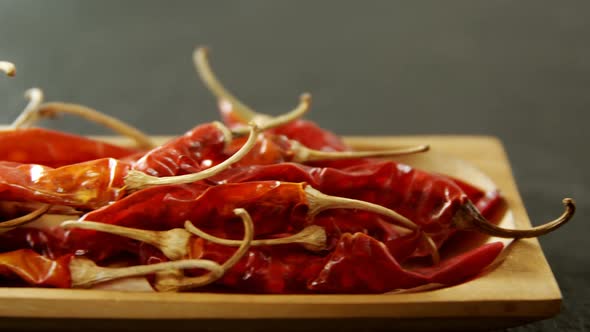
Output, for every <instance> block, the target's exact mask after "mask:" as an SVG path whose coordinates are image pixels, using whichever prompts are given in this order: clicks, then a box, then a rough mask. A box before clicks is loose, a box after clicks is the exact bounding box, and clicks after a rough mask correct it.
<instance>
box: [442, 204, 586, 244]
mask: <svg viewBox="0 0 590 332" xmlns="http://www.w3.org/2000/svg"><path fill="white" fill-rule="evenodd" d="M563 205H564V206H565V211H564V212H563V214H562V215H561V216H559V217H558V218H557V219H554V220H552V221H550V222H548V223H545V224H543V225H541V226H537V227H533V228H530V229H506V228H502V227H499V226H496V225H494V224H492V223H490V222H489V221H488V220H486V219H485V218H484V217H483V216H481V215H480V213H479V212H478V211H477V208H476V207H475V206H474V205H473V204H472V203H471V202H469V203H467V204H465V205H464V206H463V207H462V209H461V210H459V212H458V213H457V215H456V216H455V218H454V220H453V222H454V225H455V227H456V228H458V229H460V230H469V231H477V232H481V233H485V234H488V235H491V236H497V237H502V238H512V239H520V238H530V237H538V236H541V235H544V234H547V233H550V232H552V231H554V230H556V229H557V228H559V227H561V226H563V225H564V224H565V223H567V222H568V221H569V220H570V219H571V218H572V217H573V215H574V213H575V212H576V204H575V202H574V200H573V199H571V198H564V199H563Z"/></svg>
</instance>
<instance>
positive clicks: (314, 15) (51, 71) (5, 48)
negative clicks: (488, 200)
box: [0, 0, 590, 331]
mask: <svg viewBox="0 0 590 332" xmlns="http://www.w3.org/2000/svg"><path fill="white" fill-rule="evenodd" d="M589 41H590V3H589V2H583V1H563V2H541V1H518V2H517V1H464V2H455V1H445V2H442V1H434V0H433V1H421V2H410V1H407V2H394V1H370V2H362V3H361V2H360V1H358V2H353V3H350V2H346V3H345V2H344V1H321V2H319V1H290V2H287V1H247V2H240V1H200V2H188V1H184V2H183V1H175V2H164V1H161V2H154V1H125V2H119V1H93V2H90V1H85V2H81V1H16V0H12V1H7V0H5V1H1V2H0V43H1V44H0V45H1V47H0V59H5V60H11V61H14V62H16V63H17V64H18V66H19V73H18V76H17V78H16V79H14V80H8V79H1V80H0V100H2V103H3V111H2V112H1V114H0V123H8V122H9V121H11V120H12V119H13V118H14V117H15V116H16V115H17V114H18V112H19V111H20V109H21V108H22V106H23V100H22V98H21V95H22V93H23V92H24V90H25V89H27V88H29V87H31V86H38V87H41V88H43V89H44V91H45V93H46V97H47V99H48V100H63V101H71V102H79V103H83V104H87V105H89V106H92V107H95V108H97V109H100V110H102V111H104V112H107V113H109V114H113V115H116V116H118V117H120V118H122V119H123V120H125V121H128V122H131V123H133V124H135V125H136V126H138V127H139V128H141V129H143V130H145V131H147V132H149V133H152V134H178V133H181V132H183V131H185V130H186V129H189V128H190V127H191V126H192V125H194V124H196V123H199V122H205V121H211V120H213V119H216V118H217V114H216V111H215V105H214V100H213V98H211V96H210V95H209V94H208V93H207V91H206V90H205V89H204V88H203V86H202V85H201V83H200V82H199V80H198V78H197V76H196V75H195V73H194V70H193V67H192V62H191V52H192V50H193V48H194V46H195V45H202V44H206V45H209V46H210V47H211V48H212V61H213V64H214V66H215V68H216V70H217V72H218V73H219V75H220V76H221V77H222V78H223V79H224V81H225V82H226V83H227V85H228V86H229V87H230V88H231V89H232V90H233V91H236V92H237V94H238V95H239V97H241V98H242V99H243V100H245V101H247V102H249V103H250V104H251V105H253V106H254V107H255V108H256V109H258V110H260V111H263V112H267V113H273V114H277V113H280V112H283V111H285V110H287V109H290V108H291V107H292V106H293V105H294V104H295V103H296V102H297V96H298V95H299V93H301V92H304V91H310V92H311V93H313V95H314V108H313V111H312V112H311V114H310V115H309V117H310V118H311V119H313V120H316V121H317V122H319V123H320V124H321V125H323V126H324V127H326V128H329V129H332V130H334V131H336V132H338V133H341V134H344V135H406V134H484V135H493V136H498V137H499V138H500V139H502V141H503V142H504V144H505V145H506V148H507V151H508V154H509V157H510V159H511V162H512V165H513V168H514V172H515V176H516V180H517V183H518V186H519V189H520V191H521V194H522V196H523V198H524V201H525V204H526V207H527V209H528V211H529V214H530V217H531V219H532V220H533V221H534V222H535V223H540V222H542V221H543V220H546V219H548V218H552V217H553V216H555V215H557V214H558V212H559V211H560V209H561V205H560V201H561V198H562V197H565V196H571V197H574V198H576V199H577V203H578V211H579V212H578V214H577V216H576V218H575V219H574V220H573V222H572V223H571V224H570V225H568V226H566V227H564V228H563V229H560V230H559V231H558V232H556V233H555V234H551V235H548V236H546V237H544V238H542V239H541V244H542V246H543V248H544V250H545V253H546V255H547V258H548V260H549V262H550V264H551V266H552V268H553V270H554V272H555V275H556V277H557V280H558V282H559V284H560V286H561V289H562V291H563V295H564V298H565V300H564V306H563V311H562V313H561V314H559V315H558V316H557V317H555V318H553V319H549V320H546V321H543V322H537V323H533V324H528V325H525V326H523V327H519V328H516V329H514V331H550V330H555V329H559V330H561V331H582V330H585V329H586V328H588V327H589V323H588V321H590V317H589V313H590V300H589V298H590V286H589V285H590V284H589V282H588V280H589V279H590V272H588V267H589V266H590V265H589V264H588V263H589V262H588V261H589V259H588V256H589V255H588V252H587V248H588V246H587V242H586V241H587V239H586V236H588V234H589V233H588V231H589V230H590V226H589V224H588V222H587V220H586V219H587V217H588V214H587V211H588V208H589V201H588V196H589V194H590V192H589V190H590V186H589V184H590V182H589V180H588V174H586V171H588V169H589V166H590V157H589V156H588V148H587V145H586V144H587V143H588V141H589V138H590V135H589V134H588V131H589V130H588V128H587V127H588V124H589V123H590V122H589V121H588V120H589V119H590V116H589V112H590V42H589ZM46 125H49V126H53V127H55V128H59V129H67V130H71V131H77V132H80V133H101V131H100V129H99V128H97V127H95V126H92V125H88V124H86V123H83V122H81V121H79V120H76V119H71V118H68V119H63V120H60V121H58V122H53V123H46ZM482 153H485V151H482Z"/></svg>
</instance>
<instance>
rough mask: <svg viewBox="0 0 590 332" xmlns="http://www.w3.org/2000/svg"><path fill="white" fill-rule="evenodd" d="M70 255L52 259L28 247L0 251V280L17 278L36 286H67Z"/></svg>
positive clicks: (68, 284)
mask: <svg viewBox="0 0 590 332" xmlns="http://www.w3.org/2000/svg"><path fill="white" fill-rule="evenodd" d="M71 258H72V255H65V256H62V257H60V258H58V259H55V260H52V259H49V258H46V257H45V256H43V255H40V254H38V253H36V252H34V251H33V250H30V249H21V250H15V251H10V252H3V253H0V281H6V280H8V281H10V280H15V279H16V280H17V281H22V282H25V283H27V284H28V285H31V286H38V287H57V288H69V287H70V286H71V278H70V269H69V263H70V260H71Z"/></svg>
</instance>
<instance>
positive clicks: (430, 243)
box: [422, 233, 440, 265]
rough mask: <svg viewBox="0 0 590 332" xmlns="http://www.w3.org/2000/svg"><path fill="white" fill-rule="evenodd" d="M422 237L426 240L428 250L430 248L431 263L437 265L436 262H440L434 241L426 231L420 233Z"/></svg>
mask: <svg viewBox="0 0 590 332" xmlns="http://www.w3.org/2000/svg"><path fill="white" fill-rule="evenodd" d="M422 239H423V240H424V242H426V246H427V247H428V250H430V257H432V263H433V264H434V265H438V263H440V253H439V252H438V248H437V247H436V243H434V240H432V238H431V237H430V236H428V235H426V233H422Z"/></svg>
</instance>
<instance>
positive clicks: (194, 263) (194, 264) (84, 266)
mask: <svg viewBox="0 0 590 332" xmlns="http://www.w3.org/2000/svg"><path fill="white" fill-rule="evenodd" d="M69 267H70V273H71V278H72V284H71V286H72V288H89V287H92V286H93V285H95V284H99V283H103V282H106V281H110V280H115V279H121V278H127V277H136V276H144V275H149V274H154V273H156V272H158V271H167V270H171V269H172V270H178V269H205V270H208V271H210V272H209V273H210V274H211V275H215V276H221V275H223V271H224V270H223V267H222V266H221V265H219V264H217V263H216V262H214V261H210V260H205V259H186V260H180V261H173V262H164V263H157V264H149V265H136V266H129V267H120V268H109V267H100V266H97V265H96V264H94V262H93V261H91V260H89V259H87V258H77V257H76V258H73V259H72V261H71V262H70V265H69Z"/></svg>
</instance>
